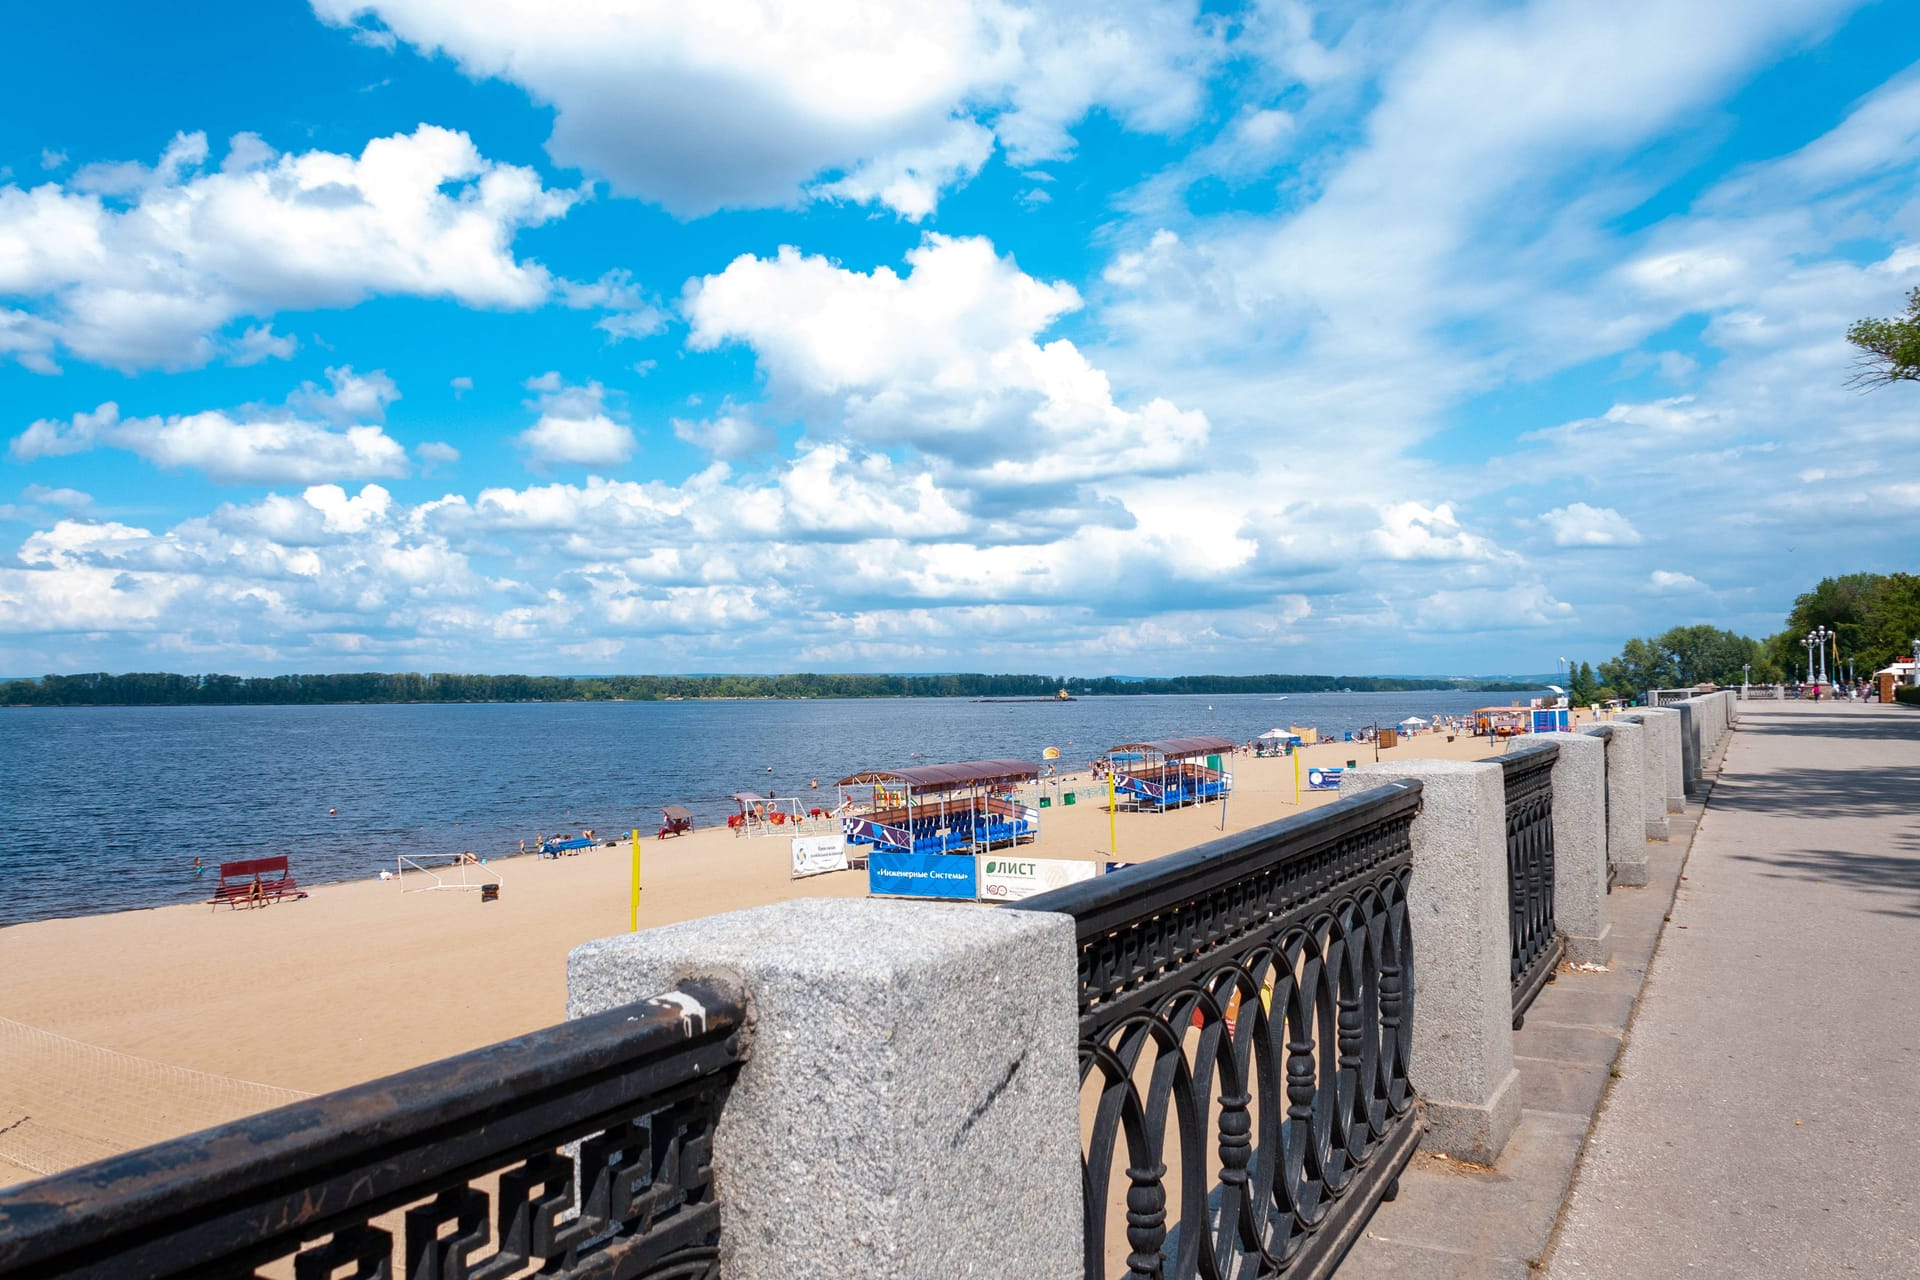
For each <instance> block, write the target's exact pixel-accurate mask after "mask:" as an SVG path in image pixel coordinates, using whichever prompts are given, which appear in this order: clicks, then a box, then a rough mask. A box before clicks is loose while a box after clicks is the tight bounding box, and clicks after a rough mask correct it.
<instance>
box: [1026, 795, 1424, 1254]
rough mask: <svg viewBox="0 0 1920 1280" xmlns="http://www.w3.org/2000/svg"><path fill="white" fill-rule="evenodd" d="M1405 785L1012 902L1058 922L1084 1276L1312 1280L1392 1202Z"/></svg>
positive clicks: (1405, 999)
mask: <svg viewBox="0 0 1920 1280" xmlns="http://www.w3.org/2000/svg"><path fill="white" fill-rule="evenodd" d="M1419 809H1420V785H1419V784H1418V783H1417V782H1402V783H1394V784H1391V785H1390V786H1388V787H1386V788H1383V789H1380V790H1377V791H1372V792H1367V793H1364V794H1362V795H1359V796H1355V797H1351V798H1349V799H1345V800H1341V801H1339V802H1337V803H1335V804H1333V805H1330V806H1328V807H1327V808H1325V809H1321V810H1318V811H1316V812H1314V813H1311V814H1306V815H1303V816H1301V817H1298V818H1293V819H1288V820H1286V821H1282V822H1277V823H1273V824H1270V825H1268V826H1265V827H1261V828H1257V829H1255V830H1253V831H1250V832H1247V833H1246V834H1245V835H1242V836H1235V837H1230V838H1228V839H1224V840H1217V841H1214V842H1212V843H1209V844H1206V845H1202V846H1200V847H1199V848H1197V849H1191V850H1188V851H1186V852H1185V853H1181V854H1176V855H1173V856H1171V857H1168V858H1163V859H1159V860H1158V861H1155V862H1151V863H1145V864H1142V865H1140V866H1138V867H1135V868H1131V869H1129V870H1126V871H1121V872H1118V873H1115V874H1113V875H1110V876H1105V877H1100V878H1097V879H1095V880H1093V881H1089V882H1084V883H1082V884H1077V885H1073V886H1069V887H1068V888H1066V889H1061V890H1056V891H1055V892H1053V893H1050V894H1046V895H1042V896H1040V897H1036V898H1030V899H1028V900H1026V901H1025V902H1024V903H1022V904H1020V906H1021V907H1023V908H1025V909H1028V910H1043V911H1061V912H1066V913H1068V914H1071V915H1073V916H1074V917H1075V920H1076V922H1077V924H1078V934H1079V947H1080V979H1081V987H1080V1000H1081V1018H1080V1037H1081V1038H1080V1072H1081V1087H1082V1113H1083V1115H1086V1116H1087V1117H1088V1119H1087V1122H1086V1123H1087V1132H1086V1134H1085V1135H1084V1142H1085V1156H1084V1164H1083V1169H1084V1194H1085V1201H1086V1206H1085V1207H1086V1254H1085V1270H1086V1275H1087V1276H1088V1277H1090V1278H1091V1277H1100V1276H1108V1275H1125V1276H1134V1277H1147V1276H1152V1277H1169V1278H1171V1280H1188V1278H1189V1277H1199V1276H1206V1277H1234V1278H1236V1280H1238V1278H1241V1277H1256V1276H1285V1277H1289V1278H1292V1277H1324V1276H1326V1275H1328V1274H1330V1273H1331V1272H1332V1270H1333V1268H1334V1267H1336V1266H1337V1265H1338V1264H1339V1261H1340V1259H1341V1258H1342V1257H1344V1256H1345V1254H1346V1252H1347V1250H1348V1249H1349V1248H1350V1247H1351V1246H1352V1243H1353V1241H1354V1240H1355V1239H1357V1238H1358V1236H1359V1233H1360V1232H1361V1231H1362V1230H1363V1229H1364V1228H1365V1226H1366V1223H1367V1221H1368V1220H1369V1219H1370V1218H1371V1217H1372V1215H1373V1212H1374V1210H1375V1209H1376V1208H1377V1207H1378V1206H1379V1204H1380V1202H1381V1201H1382V1200H1383V1199H1387V1198H1391V1195H1392V1194H1393V1192H1394V1191H1395V1190H1396V1189H1397V1179H1398V1177H1399V1174H1400V1171H1401V1169H1402V1168H1404V1166H1405V1164H1406V1161H1407V1159H1408V1158H1409V1157H1410V1156H1411V1155H1412V1153H1413V1149H1414V1146H1415V1145H1416V1144H1417V1142H1418V1140H1419V1135H1420V1131H1421V1129H1422V1127H1423V1120H1422V1118H1421V1113H1420V1110H1419V1106H1418V1102H1417V1098H1416V1095H1415V1091H1414V1087H1413V1085H1412V1083H1411V1081H1410V1080H1409V1079H1408V1064H1409V1062H1410V1060H1411V1057H1412V1052H1413V991H1414V968H1413V963H1414V960H1413V944H1412V935H1411V931H1410V925H1409V921H1408V917H1407V885H1408V881H1409V879H1410V878H1411V876H1412V870H1413V850H1412V843H1411V838H1410V833H1411V828H1412V825H1413V821H1414V818H1415V816H1416V815H1417V814H1418V813H1419Z"/></svg>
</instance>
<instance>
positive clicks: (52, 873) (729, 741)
mask: <svg viewBox="0 0 1920 1280" xmlns="http://www.w3.org/2000/svg"><path fill="white" fill-rule="evenodd" d="M1511 698H1512V695H1493V696H1489V695H1486V694H1471V693H1442V692H1430V693H1350V694H1292V695H1289V696H1288V697H1286V698H1284V699H1283V698H1280V697H1278V696H1277V695H1251V694H1249V695H1236V696H1220V695H1215V696H1205V695H1195V696H1163V695H1153V696H1141V697H1112V698H1085V699H1081V700H1079V701H1076V702H1070V703H1062V704H1058V705H1049V704H1035V703H979V702H969V701H966V700H963V699H951V698H915V699H871V700H844V701H842V700H834V701H817V702H624V703H522V704H487V705H475V706H465V705H425V706H372V707H362V706H337V707H99V708H72V709H57V708H48V709H38V708H36V709H24V710H0V924H11V923H18V922H20V921H24V920H38V919H45V918H47V917H51V916H63V915H82V914H87V913H91V912H98V911H110V910H120V909H125V908H130V907H150V906H162V905H165V904H168V903H175V902H191V901H195V900H198V899H201V898H204V897H205V896H206V895H207V893H208V892H209V889H210V885H209V882H208V880H209V879H210V878H211V876H212V874H213V873H212V872H211V871H209V872H208V873H207V874H208V879H202V880H196V879H195V878H194V876H193V873H192V871H191V870H190V867H191V864H192V862H193V859H194V858H195V857H196V856H197V857H200V858H202V859H204V860H205V861H206V863H207V864H208V865H209V867H211V866H213V864H216V863H219V862H222V861H227V860H232V859H235V858H245V857H255V856H260V855H264V854H268V853H282V852H285V853H287V854H289V855H290V856H291V857H292V858H293V867H294V871H295V873H296V874H297V875H298V876H299V877H300V879H301V880H302V881H303V882H320V881H328V880H349V879H357V878H360V877H364V876H371V875H373V874H375V873H376V872H378V871H379V870H380V869H381V868H388V869H391V868H392V867H393V865H394V859H395V857H396V856H397V855H399V854H402V853H406V854H419V853H455V852H459V851H460V850H463V849H471V850H474V851H475V852H479V853H483V854H496V853H502V852H506V851H509V850H517V849H518V847H519V842H520V840H522V839H527V840H531V839H532V837H533V836H534V835H535V834H537V833H541V832H553V831H556V830H560V829H562V828H569V827H570V828H573V829H575V830H578V829H579V828H580V827H591V828H593V829H594V830H596V831H598V832H601V833H611V832H616V831H620V830H624V829H626V828H629V827H634V826H638V827H639V828H641V830H642V831H652V830H655V829H657V828H658V826H659V823H660V811H659V807H660V806H661V805H663V804H676V803H677V804H685V805H687V806H689V807H690V808H692V810H693V811H694V814H695V815H696V816H697V817H698V819H699V820H700V822H701V825H706V824H707V823H710V822H716V821H719V820H721V819H722V818H723V817H724V816H725V814H726V813H727V812H728V804H727V799H726V797H727V796H728V795H730V794H731V793H732V792H734V791H741V790H754V791H763V792H764V791H765V790H767V789H768V788H769V787H771V788H774V789H776V790H777V791H778V792H779V793H780V794H782V795H789V794H794V793H797V792H801V791H804V790H805V789H806V787H807V782H808V780H809V779H810V778H818V779H820V782H821V785H822V787H823V788H826V787H829V786H831V784H832V783H833V782H834V781H835V780H836V779H838V778H841V777H844V776H846V775H847V774H850V773H853V772H855V771H856V770H859V769H865V768H886V767H895V768H898V767H902V766H906V765H911V764H916V763H928V762H934V761H949V760H969V759H978V758H982V757H991V756H1018V757H1023V758H1026V759H1031V760H1038V759H1039V758H1040V752H1041V749H1042V748H1044V747H1049V746H1055V747H1059V748H1060V749H1061V764H1062V766H1071V767H1076V768H1077V767H1084V766H1085V764H1086V762H1087V761H1088V760H1089V759H1091V758H1092V757H1094V756H1096V755H1098V754H1099V753H1100V752H1101V751H1102V750H1104V749H1105V748H1107V747H1109V746H1112V745H1114V744H1115V743H1119V742H1125V741H1133V740H1139V739H1152V738H1163V737H1173V736H1177V735H1182V734H1202V733H1208V734H1219V735H1221V736H1224V737H1229V738H1233V739H1235V740H1239V741H1244V740H1246V739H1248V738H1251V737H1253V736H1254V735H1256V734H1259V733H1262V732H1264V731H1266V730H1268V729H1271V728H1275V727H1284V726H1286V725H1288V724H1299V725H1313V726H1316V727H1318V728H1320V729H1322V730H1324V731H1327V732H1330V733H1333V734H1335V735H1338V734H1340V733H1341V732H1343V731H1345V730H1348V729H1355V728H1359V727H1361V726H1363V725H1367V724H1373V723H1379V724H1393V723H1395V722H1397V721H1399V720H1400V719H1402V718H1404V717H1406V716H1408V715H1422V716H1432V715H1434V714H1436V713H1438V714H1457V713H1460V712H1464V711H1467V710H1470V709H1472V708H1473V707H1475V706H1481V705H1485V704H1486V703H1489V702H1506V701H1511ZM916 752H917V753H918V756H917V757H916V756H915V755H914V754H913V753H916ZM329 809H335V810H338V814H337V815H333V816H330V815H329V814H328V810H329Z"/></svg>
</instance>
